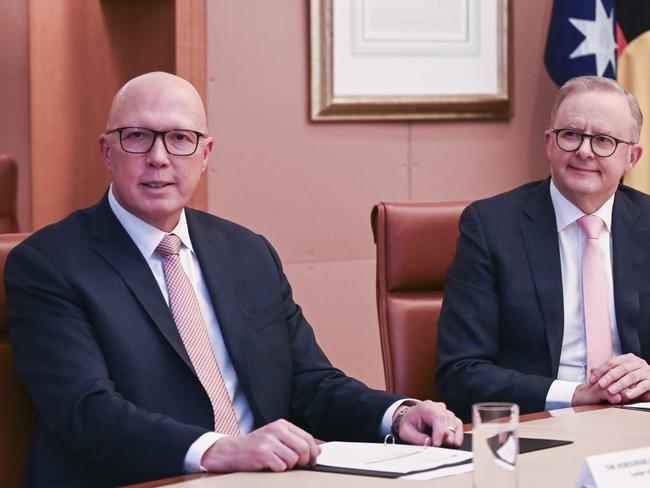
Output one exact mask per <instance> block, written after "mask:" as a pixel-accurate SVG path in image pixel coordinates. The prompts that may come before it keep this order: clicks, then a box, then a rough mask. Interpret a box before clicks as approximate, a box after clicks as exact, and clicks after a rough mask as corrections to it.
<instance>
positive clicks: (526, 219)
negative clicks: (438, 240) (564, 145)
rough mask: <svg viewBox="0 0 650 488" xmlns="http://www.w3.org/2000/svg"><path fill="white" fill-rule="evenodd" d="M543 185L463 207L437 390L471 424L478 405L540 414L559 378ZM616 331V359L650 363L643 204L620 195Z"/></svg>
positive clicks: (556, 300) (556, 308)
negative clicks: (498, 404)
mask: <svg viewBox="0 0 650 488" xmlns="http://www.w3.org/2000/svg"><path fill="white" fill-rule="evenodd" d="M549 182H550V179H547V180H545V181H543V182H535V183H529V184H527V185H524V186H522V187H519V188H516V189H514V190H512V191H509V192H507V193H504V194H502V195H497V196H495V197H492V198H488V199H486V200H482V201H477V202H475V203H473V204H471V205H470V206H468V207H467V208H466V209H465V211H464V212H463V215H462V216H461V219H460V233H461V235H460V238H459V240H458V244H457V250H456V257H455V259H454V261H453V263H452V265H451V267H450V268H449V271H448V273H447V281H446V284H445V299H444V303H443V306H442V311H441V316H440V322H439V337H438V369H437V372H436V383H437V386H438V388H439V389H440V392H441V393H442V398H443V400H444V401H445V402H446V403H447V405H448V407H449V408H451V409H452V410H454V411H455V413H456V414H457V415H459V416H461V417H462V418H463V419H464V420H466V421H468V420H470V409H471V405H472V404H473V403H475V402H479V401H510V402H516V403H518V404H519V406H520V408H521V412H522V413H526V412H533V411H540V410H543V409H544V404H545V399H546V394H547V392H548V389H549V387H550V385H551V382H552V381H553V379H554V378H556V377H557V372H558V367H559V364H560V352H561V349H562V336H563V330H564V311H563V296H562V271H561V267H560V251H559V244H558V235H557V224H556V221H555V211H554V209H553V204H552V201H551V196H550V190H549ZM612 242H613V247H612V259H613V279H614V302H615V306H616V321H617V325H618V331H619V335H620V339H621V346H622V349H623V353H627V352H631V353H634V354H636V355H638V356H641V357H643V358H645V359H646V360H649V359H650V259H648V257H649V255H650V197H649V196H648V195H645V194H643V193H640V192H638V191H635V190H633V189H631V188H628V187H625V186H621V187H620V188H619V190H618V191H617V192H616V196H615V199H614V208H613V214H612Z"/></svg>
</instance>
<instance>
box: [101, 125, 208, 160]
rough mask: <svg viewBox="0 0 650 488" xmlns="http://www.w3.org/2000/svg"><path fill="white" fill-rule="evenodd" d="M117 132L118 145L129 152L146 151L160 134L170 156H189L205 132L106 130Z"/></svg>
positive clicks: (108, 132) (185, 130) (140, 128)
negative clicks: (118, 136)
mask: <svg viewBox="0 0 650 488" xmlns="http://www.w3.org/2000/svg"><path fill="white" fill-rule="evenodd" d="M111 132H118V133H119V134H120V146H122V149H123V150H124V151H125V152H128V153H131V154H144V153H148V152H149V151H150V150H151V148H152V147H153V145H154V143H155V142H156V138H157V137H158V136H160V137H161V138H162V141H163V145H164V146H165V150H166V151H167V152H168V153H169V154H171V155H172V156H191V155H192V154H194V153H195V152H196V148H197V147H199V139H200V138H201V137H206V136H205V134H202V133H201V132H198V131H195V130H189V129H171V130H153V129H147V128H146V127H118V128H116V129H111V130H107V131H106V134H110V133H111Z"/></svg>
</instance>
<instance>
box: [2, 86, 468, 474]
mask: <svg viewBox="0 0 650 488" xmlns="http://www.w3.org/2000/svg"><path fill="white" fill-rule="evenodd" d="M213 144H214V142H213V139H212V137H211V136H209V135H208V129H207V123H206V116H205V111H204V108H203V103H202V101H201V99H200V97H199V95H198V93H197V92H196V90H195V89H194V88H193V87H192V86H191V85H190V84H189V83H188V82H187V81H185V80H183V79H181V78H178V77H176V76H173V75H170V74H167V73H149V74H146V75H142V76H139V77H137V78H135V79H133V80H131V81H129V82H128V83H127V84H126V85H125V86H124V87H123V88H122V89H121V90H120V91H119V92H118V93H117V95H116V96H115V99H114V101H113V104H112V106H111V110H110V114H109V117H108V122H107V125H106V131H105V132H104V133H103V134H102V135H101V136H100V151H101V156H102V159H103V161H104V164H105V166H106V168H107V169H108V170H109V171H110V173H111V177H112V183H111V186H110V188H109V190H108V192H107V194H106V195H105V196H104V198H103V199H102V200H101V201H100V202H99V203H98V204H97V205H96V206H94V207H91V208H88V209H85V210H81V211H78V212H75V213H73V214H72V215H71V216H69V217H68V218H66V219H64V220H63V221H61V222H58V223H56V224H54V225H51V226H48V227H46V228H45V229H43V230H41V231H39V232H36V233H34V234H33V235H32V236H31V237H30V238H28V239H27V240H26V241H24V242H23V243H22V244H21V245H20V246H18V247H17V248H16V249H15V250H14V251H13V253H12V254H11V255H10V256H9V259H8V261H7V265H6V274H5V278H6V289H7V295H8V299H9V307H10V321H11V336H12V342H13V347H14V357H15V360H16V365H17V367H18V370H19V372H20V374H21V377H22V379H23V380H24V382H25V384H26V386H27V388H28V390H29V392H30V395H31V397H32V400H33V404H34V407H35V413H36V419H37V422H36V425H35V427H34V443H33V448H32V454H31V459H30V466H29V472H28V480H27V484H28V485H29V486H45V485H50V484H57V485H61V486H63V485H65V486H72V485H74V486H118V485H123V484H127V483H132V482H135V481H141V480H149V479H155V478H162V477H167V476H172V475H178V474H182V473H184V472H197V471H203V470H208V471H222V472H225V471H240V470H248V471H251V470H262V469H271V470H274V471H282V470H286V469H291V468H293V467H294V466H297V465H307V464H312V463H314V462H315V460H316V457H317V455H318V453H319V447H318V445H317V444H316V442H315V440H314V437H312V435H313V436H315V437H317V438H321V439H323V440H329V439H340V440H358V441H362V440H365V441H379V440H381V439H382V438H383V436H385V435H386V434H388V433H389V432H391V431H392V433H393V434H395V435H396V436H399V437H400V438H401V439H402V440H403V441H405V442H411V443H418V444H424V443H428V444H430V445H431V444H433V445H440V444H442V443H445V444H449V445H459V444H460V442H461V441H462V425H461V423H460V421H459V419H458V418H456V417H455V416H454V414H453V413H451V412H450V411H448V410H447V409H446V408H445V406H444V405H443V404H441V403H434V402H431V401H424V402H417V401H412V400H407V401H405V400H404V399H403V398H401V397H399V396H396V395H389V394H388V393H386V392H382V391H377V390H371V389H370V388H368V387H366V386H365V385H363V384H361V383H360V382H358V381H356V380H354V379H352V378H349V377H347V376H345V375H344V374H343V373H342V372H341V371H339V370H337V369H336V368H334V367H333V366H332V365H331V364H330V362H329V361H328V359H327V358H326V357H325V355H324V354H323V352H322V351H321V349H320V348H319V347H318V344H317V343H316V340H315V338H314V334H313V331H312V329H311V327H310V326H309V324H308V323H307V321H306V320H305V318H304V317H303V315H302V312H301V309H300V307H299V306H298V305H297V304H296V303H295V302H294V301H293V299H292V296H291V287H290V286H289V283H288V282H287V279H286V276H285V275H284V273H283V272H282V267H281V264H280V260H279V258H278V256H277V254H276V252H275V250H274V249H273V248H272V247H271V245H270V244H269V243H268V242H267V241H266V240H265V239H264V238H263V237H261V236H259V235H257V234H255V233H253V232H251V231H249V230H247V229H244V228H243V227H241V226H238V225H237V224H234V223H232V222H228V221H226V220H223V219H220V218H217V217H215V216H212V215H209V214H207V213H204V212H199V211H196V210H192V209H189V208H185V205H186V204H187V202H188V200H189V198H190V197H191V195H192V193H193V192H194V190H195V188H196V186H197V184H198V181H199V178H200V176H201V174H202V173H203V172H204V171H205V169H206V166H207V162H208V158H209V156H210V152H211V151H212V147H213Z"/></svg>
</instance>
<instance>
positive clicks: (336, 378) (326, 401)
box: [265, 240, 402, 441]
mask: <svg viewBox="0 0 650 488" xmlns="http://www.w3.org/2000/svg"><path fill="white" fill-rule="evenodd" d="M265 242H266V240H265ZM266 245H267V246H268V249H269V252H270V253H271V255H272V257H273V260H274V261H275V265H276V267H277V272H278V273H279V277H280V291H281V294H282V300H283V304H284V312H285V317H286V323H287V327H288V333H289V340H290V347H291V354H292V367H293V380H292V394H291V412H292V414H291V419H290V420H291V421H293V422H295V423H296V424H297V425H300V426H301V427H303V428H305V429H306V430H307V431H309V432H311V433H312V434H313V435H314V436H316V437H318V438H320V439H323V440H334V439H336V440H352V441H377V440H379V439H378V436H379V430H380V427H381V420H382V417H383V415H384V413H385V412H386V410H387V409H388V407H390V405H391V404H392V403H394V402H395V401H397V400H399V399H400V398H402V397H400V396H397V395H392V394H389V393H386V392H384V391H379V390H373V389H371V388H368V387H367V386H366V385H364V384H363V383H361V382H359V381H357V380H355V379H354V378H350V377H348V376H346V375H345V374H344V373H343V372H342V371H340V370H339V369H336V368H335V367H333V366H332V364H331V363H330V361H329V360H328V359H327V357H326V356H325V354H324V353H323V351H322V350H321V348H320V347H319V346H318V344H317V342H316V338H315V337H314V331H313V330H312V328H311V326H310V325H309V323H308V322H307V320H306V319H305V317H304V316H303V314H302V310H301V308H300V306H299V305H297V304H296V303H295V302H294V300H293V297H292V292H291V286H290V285H289V282H288V280H287V277H286V276H285V274H284V272H283V271H282V265H281V263H280V259H279V257H278V255H277V253H276V252H275V250H274V249H273V248H272V247H271V245H270V244H269V243H268V242H266Z"/></svg>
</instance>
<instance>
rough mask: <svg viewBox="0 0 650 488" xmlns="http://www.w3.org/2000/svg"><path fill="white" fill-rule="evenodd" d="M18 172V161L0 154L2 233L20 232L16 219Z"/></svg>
mask: <svg viewBox="0 0 650 488" xmlns="http://www.w3.org/2000/svg"><path fill="white" fill-rule="evenodd" d="M17 182H18V173H17V170H16V162H15V161H14V160H13V158H11V157H10V156H7V155H6V154H0V234H5V233H7V232H18V221H17V220H16V186H17Z"/></svg>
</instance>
